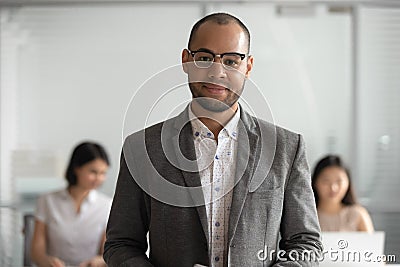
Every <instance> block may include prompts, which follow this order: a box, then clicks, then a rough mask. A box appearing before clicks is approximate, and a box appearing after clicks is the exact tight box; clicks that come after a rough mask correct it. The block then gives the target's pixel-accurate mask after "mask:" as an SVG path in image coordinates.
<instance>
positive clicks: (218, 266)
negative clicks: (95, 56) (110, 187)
mask: <svg viewBox="0 0 400 267" xmlns="http://www.w3.org/2000/svg"><path fill="white" fill-rule="evenodd" d="M249 48H250V34H249V31H248V29H247V28H246V26H245V25H244V24H243V23H242V22H241V21H240V20H239V19H238V18H236V17H234V16H232V15H229V14H225V13H215V14H211V15H208V16H206V17H204V18H203V19H201V20H199V21H198V22H197V23H196V24H195V25H194V26H193V28H192V31H191V34H190V38H189V43H188V47H187V49H184V50H183V51H182V67H183V71H184V72H185V73H186V74H187V76H188V85H189V88H190V91H191V93H192V101H191V103H190V105H188V106H187V108H186V109H185V110H184V111H183V112H182V113H181V114H180V115H178V116H177V117H174V118H172V119H170V120H167V121H165V122H163V123H159V124H157V125H154V126H152V127H149V128H147V129H145V130H143V131H140V132H138V133H134V134H132V135H131V136H129V137H128V138H127V139H126V141H125V144H124V147H123V155H122V159H121V167H120V173H119V177H118V182H117V188H116V192H115V196H114V201H113V207H112V210H111V213H110V218H109V223H108V229H107V241H106V244H105V253H104V258H105V260H106V262H107V264H108V265H109V266H174V267H177V266H184V267H186V266H190V267H191V266H213V267H225V266H316V265H317V263H316V261H315V259H316V258H318V256H319V253H320V252H321V250H322V246H321V242H320V230H319V225H318V220H317V215H316V208H315V201H314V197H313V193H312V189H311V181H310V173H309V169H308V165H307V162H306V156H305V151H304V142H303V139H302V137H301V136H300V135H298V134H294V133H291V132H289V131H287V130H284V129H282V128H280V127H278V126H275V125H273V124H271V123H268V122H265V121H262V120H259V119H257V118H255V117H252V116H250V115H249V114H248V113H247V112H246V111H245V110H244V109H243V108H242V107H241V106H240V105H239V103H238V100H239V98H240V96H241V94H242V92H243V89H244V87H245V81H246V79H247V78H248V76H249V74H250V72H251V70H252V67H253V57H252V56H251V55H249ZM165 181H167V182H165ZM148 233H149V243H150V255H149V257H147V256H146V250H147V247H148V242H147V239H146V235H147V234H148Z"/></svg>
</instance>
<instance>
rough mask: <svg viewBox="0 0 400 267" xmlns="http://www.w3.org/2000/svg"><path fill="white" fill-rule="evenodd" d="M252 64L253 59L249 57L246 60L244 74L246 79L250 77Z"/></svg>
mask: <svg viewBox="0 0 400 267" xmlns="http://www.w3.org/2000/svg"><path fill="white" fill-rule="evenodd" d="M253 63H254V58H253V56H250V55H249V58H248V59H247V67H246V74H245V77H246V79H247V78H249V76H250V72H251V70H252V69H253Z"/></svg>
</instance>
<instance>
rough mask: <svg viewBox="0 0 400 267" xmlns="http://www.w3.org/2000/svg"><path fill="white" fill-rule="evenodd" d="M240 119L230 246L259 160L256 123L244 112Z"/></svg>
mask: <svg viewBox="0 0 400 267" xmlns="http://www.w3.org/2000/svg"><path fill="white" fill-rule="evenodd" d="M240 117H241V120H240V121H239V124H238V127H239V130H238V132H239V135H238V147H237V157H236V158H237V163H236V171H235V172H236V175H235V177H234V179H235V184H236V183H237V184H236V185H235V187H234V189H233V196H232V204H231V211H230V217H229V228H228V242H229V243H228V245H230V244H231V242H232V239H233V235H234V233H235V231H236V227H237V224H238V222H239V218H240V214H241V213H242V210H243V206H244V203H245V200H246V196H247V193H248V192H249V182H250V180H251V177H252V175H253V170H254V164H255V161H256V160H257V154H258V150H259V147H258V135H257V134H256V133H255V131H253V129H252V128H254V127H252V126H255V125H254V123H253V122H252V121H250V118H249V115H248V114H246V113H245V112H243V111H242V113H241V116H240Z"/></svg>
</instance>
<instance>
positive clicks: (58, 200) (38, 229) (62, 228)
mask: <svg viewBox="0 0 400 267" xmlns="http://www.w3.org/2000/svg"><path fill="white" fill-rule="evenodd" d="M109 165H110V163H109V160H108V156H107V153H106V151H105V149H104V148H103V147H102V146H101V145H99V144H96V143H92V142H85V143H81V144H79V145H78V146H76V147H75V149H74V151H73V152H72V156H71V160H70V162H69V164H68V167H67V171H66V175H65V178H66V179H67V182H68V187H67V188H66V189H64V190H61V191H57V192H52V193H49V194H46V195H43V196H41V197H40V198H39V199H38V203H37V209H36V214H35V217H36V221H35V230H34V234H33V239H32V246H31V258H32V261H33V262H34V263H35V264H36V265H37V266H39V267H42V266H43V267H47V266H52V267H64V266H67V265H68V266H71V265H72V266H78V265H79V266H80V267H84V266H91V267H98V266H106V264H105V262H104V260H103V257H102V254H103V246H104V242H105V230H106V224H107V220H108V214H109V211H110V208H111V198H109V197H108V196H106V195H104V194H102V193H100V192H98V191H96V190H95V189H96V188H97V187H99V186H100V185H101V184H102V183H103V182H104V180H105V178H106V172H107V170H108V167H109Z"/></svg>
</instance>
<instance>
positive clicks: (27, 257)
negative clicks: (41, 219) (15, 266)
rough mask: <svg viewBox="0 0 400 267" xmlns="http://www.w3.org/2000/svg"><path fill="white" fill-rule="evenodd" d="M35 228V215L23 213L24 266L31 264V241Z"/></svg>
mask: <svg viewBox="0 0 400 267" xmlns="http://www.w3.org/2000/svg"><path fill="white" fill-rule="evenodd" d="M34 228H35V216H34V215H33V214H25V215H24V228H23V229H22V233H23V234H24V266H33V265H32V262H31V242H32V237H33V231H34Z"/></svg>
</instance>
